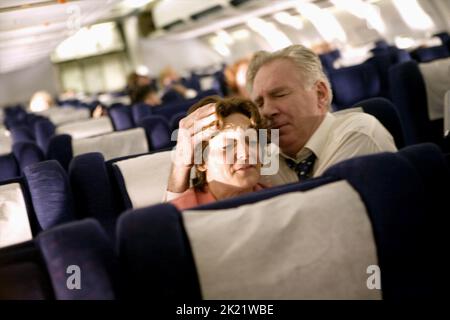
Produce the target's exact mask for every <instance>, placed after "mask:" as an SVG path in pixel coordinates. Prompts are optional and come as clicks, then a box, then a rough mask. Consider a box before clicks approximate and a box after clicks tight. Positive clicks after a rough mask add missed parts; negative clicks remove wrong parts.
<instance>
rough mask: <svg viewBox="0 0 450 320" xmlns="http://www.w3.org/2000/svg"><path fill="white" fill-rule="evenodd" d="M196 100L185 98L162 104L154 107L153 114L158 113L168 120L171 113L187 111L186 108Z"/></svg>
mask: <svg viewBox="0 0 450 320" xmlns="http://www.w3.org/2000/svg"><path fill="white" fill-rule="evenodd" d="M196 101H197V100H187V101H183V102H178V103H172V104H165V105H162V106H158V107H154V108H153V114H154V115H160V116H163V117H165V118H166V120H167V121H169V120H170V119H171V118H172V116H173V115H175V114H177V113H180V112H187V111H188V109H189V108H190V107H191V106H192V105H193V104H194V103H195V102H196Z"/></svg>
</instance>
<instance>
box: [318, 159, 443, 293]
mask: <svg viewBox="0 0 450 320" xmlns="http://www.w3.org/2000/svg"><path fill="white" fill-rule="evenodd" d="M430 170H432V168H430ZM324 175H326V176H334V177H337V178H341V179H346V180H347V181H348V182H349V183H350V184H351V185H352V186H353V188H355V189H356V190H358V192H359V194H360V196H361V198H362V199H363V201H364V203H365V205H366V208H367V211H368V213H369V216H370V219H371V221H372V227H373V230H374V236H375V239H376V242H377V250H378V258H379V261H380V268H381V270H382V279H383V283H382V287H383V298H385V299H405V298H419V297H422V298H423V297H430V295H434V294H436V287H435V286H436V283H437V282H434V281H432V280H431V279H430V278H431V277H430V274H433V269H434V268H435V265H434V264H433V263H430V261H434V260H436V259H437V258H436V257H433V256H432V252H434V250H431V248H433V247H434V246H436V245H439V244H436V241H434V239H435V237H434V235H433V233H434V232H433V225H432V223H433V222H432V221H430V219H429V212H428V211H429V207H430V204H429V201H432V199H430V198H429V197H428V196H427V192H426V186H425V185H424V183H423V181H424V180H423V178H422V177H421V174H420V172H419V171H418V170H417V169H416V168H415V165H413V164H412V162H411V161H409V160H407V159H406V158H405V157H404V156H402V155H401V154H398V153H380V154H375V155H370V156H363V157H357V158H353V159H349V160H346V161H343V162H340V163H338V164H336V165H334V166H332V167H331V168H329V169H328V170H327V171H326V172H325V173H324ZM434 223H435V222H434ZM434 229H435V227H434ZM412 277H414V279H416V280H415V281H414V284H413V283H411V282H410V280H409V279H411V278H412Z"/></svg>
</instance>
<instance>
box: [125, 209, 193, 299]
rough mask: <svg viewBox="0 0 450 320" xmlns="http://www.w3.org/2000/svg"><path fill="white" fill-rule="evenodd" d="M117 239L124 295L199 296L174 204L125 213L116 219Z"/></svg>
mask: <svg viewBox="0 0 450 320" xmlns="http://www.w3.org/2000/svg"><path fill="white" fill-rule="evenodd" d="M117 242H118V254H119V263H120V270H121V282H122V288H123V293H124V295H125V296H126V297H127V298H140V299H142V298H155V299H174V298H175V299H176V298H178V299H180V298H181V299H183V298H184V299H185V298H189V299H194V300H199V299H200V298H201V291H200V287H199V281H198V278H197V272H196V269H195V264H194V259H193V257H192V252H191V250H190V247H189V242H188V240H187V236H186V233H185V231H184V228H183V227H182V223H181V216H180V214H179V212H178V211H177V210H176V209H175V208H174V207H173V206H171V205H158V206H155V207H152V210H149V209H148V208H144V209H138V210H136V211H133V212H132V213H124V214H123V215H122V216H121V217H120V218H119V221H118V227H117ZM150 252H151V253H150ZM143 275H146V276H145V277H143Z"/></svg>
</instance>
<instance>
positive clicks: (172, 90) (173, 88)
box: [159, 67, 197, 103]
mask: <svg viewBox="0 0 450 320" xmlns="http://www.w3.org/2000/svg"><path fill="white" fill-rule="evenodd" d="M159 83H160V86H161V88H162V98H161V100H162V102H163V103H170V102H176V101H183V100H185V99H191V98H195V97H196V96H197V91H195V90H193V89H190V88H186V87H185V86H184V85H183V84H182V83H181V77H180V76H179V74H178V73H177V72H176V71H175V70H174V69H173V68H172V67H166V68H164V69H163V70H162V71H161V72H160V74H159Z"/></svg>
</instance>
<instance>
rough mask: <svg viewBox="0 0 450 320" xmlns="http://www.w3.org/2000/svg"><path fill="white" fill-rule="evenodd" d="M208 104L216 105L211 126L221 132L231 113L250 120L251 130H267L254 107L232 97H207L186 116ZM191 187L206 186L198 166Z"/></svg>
mask: <svg viewBox="0 0 450 320" xmlns="http://www.w3.org/2000/svg"><path fill="white" fill-rule="evenodd" d="M210 103H215V104H216V116H217V121H215V122H214V123H213V124H211V126H214V125H215V126H217V129H219V130H222V129H223V128H224V119H225V118H226V117H228V116H229V115H231V114H233V113H240V114H243V115H244V116H246V117H247V118H249V119H250V123H251V126H250V127H251V128H254V129H256V130H258V129H265V128H267V126H266V123H265V121H264V119H263V118H262V117H261V115H260V114H259V111H258V108H257V107H256V105H255V104H254V103H253V102H252V101H250V100H248V99H244V98H238V97H232V98H221V97H219V96H209V97H206V98H203V99H202V100H200V101H199V102H197V103H196V104H194V105H193V106H191V107H190V108H189V110H188V112H187V113H188V114H191V113H192V112H194V111H195V110H197V109H198V108H200V107H202V106H205V105H207V104H210ZM208 143H209V142H208V141H204V142H202V154H203V152H204V150H205V148H206V147H207V146H208ZM193 185H194V187H195V188H196V189H198V190H204V187H205V185H206V172H204V171H200V170H199V169H198V166H196V167H195V178H194V179H193Z"/></svg>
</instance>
